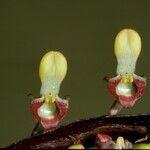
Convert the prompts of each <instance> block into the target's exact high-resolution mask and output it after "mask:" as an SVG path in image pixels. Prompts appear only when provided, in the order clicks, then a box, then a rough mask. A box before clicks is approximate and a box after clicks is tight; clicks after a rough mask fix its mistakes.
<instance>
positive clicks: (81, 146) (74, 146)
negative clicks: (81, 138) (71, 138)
mask: <svg viewBox="0 0 150 150" xmlns="http://www.w3.org/2000/svg"><path fill="white" fill-rule="evenodd" d="M68 149H85V148H84V146H83V145H82V144H74V145H72V146H70V147H69V148H68Z"/></svg>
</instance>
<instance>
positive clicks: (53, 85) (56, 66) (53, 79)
mask: <svg viewBox="0 0 150 150" xmlns="http://www.w3.org/2000/svg"><path fill="white" fill-rule="evenodd" d="M66 72H67V61H66V58H65V56H64V55H63V54H62V53H60V52H58V51H49V52H47V53H46V54H45V55H44V56H43V58H42V59H41V62H40V66H39V76H40V79H41V82H42V85H41V91H40V93H41V95H42V96H46V95H53V96H56V95H58V93H59V88H60V84H61V82H62V81H63V79H64V78H65V76H66Z"/></svg>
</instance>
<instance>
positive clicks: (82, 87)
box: [0, 0, 150, 147]
mask: <svg viewBox="0 0 150 150" xmlns="http://www.w3.org/2000/svg"><path fill="white" fill-rule="evenodd" d="M149 15H150V1H149V0H132V1H131V0H114V1H113V0H0V91H1V94H0V147H4V146H6V145H8V144H10V143H12V142H15V141H17V140H19V139H22V138H24V137H27V136H29V135H30V133H31V130H32V128H33V126H34V124H35V121H34V120H33V118H32V115H31V113H30V100H29V98H28V97H27V94H28V93H32V94H33V95H34V96H35V97H39V91H40V86H41V83H40V80H39V76H38V65H39V62H40V59H41V57H42V56H43V55H44V54H45V53H46V52H47V51H48V50H50V49H52V50H61V52H62V53H63V54H64V55H65V56H66V58H67V60H68V73H67V76H66V78H65V80H64V81H63V83H62V86H61V91H60V96H61V97H64V96H65V95H70V97H71V99H70V107H69V114H68V116H66V118H65V119H64V120H63V122H62V123H61V124H67V123H69V122H71V121H74V120H79V119H81V118H82V119H83V118H89V117H94V116H100V115H103V114H105V113H106V112H107V110H108V108H109V107H110V105H111V104H112V102H113V101H112V98H111V96H110V94H109V93H108V91H107V89H106V83H105V81H103V77H104V76H111V77H113V76H115V73H116V65H117V63H116V58H115V56H114V53H113V43H114V37H115V36H116V34H117V33H118V31H120V30H121V29H122V28H133V29H135V30H136V31H137V32H138V33H139V34H140V35H141V37H142V44H143V46H142V53H141V55H140V58H139V60H138V63H137V68H136V73H137V74H139V75H145V76H146V77H147V81H148V83H149V79H150V78H149V77H150V69H149V66H150V59H149V56H150V16H149ZM148 90H149V85H148V87H147V90H146V93H145V95H144V96H143V98H142V99H141V100H140V101H138V102H137V103H136V105H135V107H134V108H133V109H128V110H123V111H122V112H121V113H146V112H149V104H150V102H149V98H150V92H148Z"/></svg>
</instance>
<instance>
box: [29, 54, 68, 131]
mask: <svg viewBox="0 0 150 150" xmlns="http://www.w3.org/2000/svg"><path fill="white" fill-rule="evenodd" d="M66 72H67V61H66V58H65V57H64V55H63V54H62V53H60V52H58V51H49V52H47V53H46V54H45V55H44V56H43V58H42V59H41V62H40V66H39V76H40V79H41V90H40V94H41V97H40V98H36V99H34V100H33V101H32V102H31V112H32V114H33V116H34V118H35V119H36V120H37V121H38V122H39V123H40V124H41V125H42V126H43V127H44V128H45V129H50V128H53V127H56V126H57V125H58V123H59V121H60V120H61V119H62V118H63V117H64V116H65V114H66V113H67V110H68V100H65V99H61V98H60V97H59V96H58V94H59V89H60V85H61V83H62V81H63V79H64V78H65V76H66Z"/></svg>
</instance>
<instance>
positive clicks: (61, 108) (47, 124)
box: [31, 98, 68, 129]
mask: <svg viewBox="0 0 150 150" xmlns="http://www.w3.org/2000/svg"><path fill="white" fill-rule="evenodd" d="M54 103H55V105H56V107H57V109H58V114H57V115H56V116H49V117H46V118H42V117H40V116H39V115H38V113H37V112H38V108H39V107H41V106H42V104H44V99H43V98H37V99H34V100H33V101H32V102H31V112H32V115H33V116H34V118H35V119H36V120H37V121H38V122H40V123H41V125H42V126H43V127H44V128H45V129H50V128H53V127H56V126H57V125H58V123H59V122H60V120H61V119H63V117H64V116H65V115H66V113H67V111H68V100H62V99H60V98H57V99H56V100H55V102H54Z"/></svg>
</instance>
